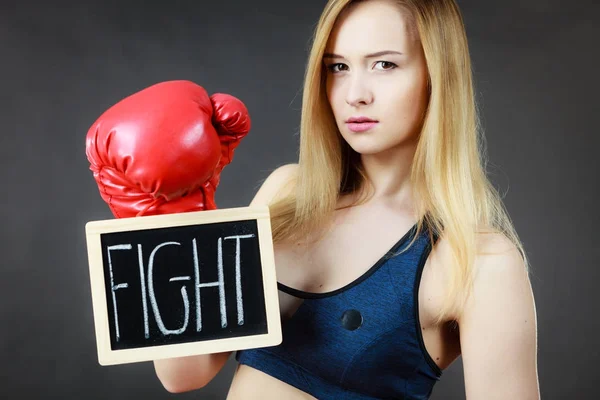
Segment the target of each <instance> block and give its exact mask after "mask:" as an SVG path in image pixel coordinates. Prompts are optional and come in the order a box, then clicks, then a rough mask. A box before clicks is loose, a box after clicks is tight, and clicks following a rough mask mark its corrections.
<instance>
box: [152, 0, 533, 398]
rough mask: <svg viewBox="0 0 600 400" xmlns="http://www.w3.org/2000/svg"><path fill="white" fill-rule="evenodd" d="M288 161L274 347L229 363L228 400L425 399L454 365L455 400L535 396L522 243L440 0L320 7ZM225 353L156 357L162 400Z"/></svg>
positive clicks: (275, 180) (281, 194)
mask: <svg viewBox="0 0 600 400" xmlns="http://www.w3.org/2000/svg"><path fill="white" fill-rule="evenodd" d="M302 111H303V112H302V121H301V143H300V157H299V163H298V164H293V165H286V166H283V167H280V168H278V169H276V170H275V171H274V172H273V173H272V174H271V175H270V176H269V177H268V178H267V179H266V181H265V182H264V184H263V186H262V187H261V188H260V190H259V191H258V193H257V194H256V196H255V198H254V199H253V201H252V204H269V206H270V209H271V213H272V225H273V233H274V243H275V252H276V253H275V255H276V265H277V276H278V281H279V289H280V291H279V293H280V307H281V315H282V319H283V343H282V344H281V345H280V346H275V347H272V348H266V349H253V350H246V351H240V352H237V354H236V358H237V359H238V361H239V362H240V365H239V367H238V369H237V371H236V374H235V376H234V379H233V382H232V385H231V388H230V391H229V394H228V399H270V398H276V399H313V398H320V399H378V398H406V399H417V398H418V399H422V398H428V397H429V396H430V394H431V392H432V389H433V387H434V384H435V383H436V382H437V380H438V379H439V378H440V376H441V374H442V371H443V370H444V369H445V368H446V367H448V366H449V365H450V364H451V363H452V362H453V361H454V360H455V359H456V358H457V357H458V356H459V355H462V358H463V365H464V376H465V393H466V396H467V398H469V399H537V398H539V385H538V377H537V361H536V358H537V349H536V346H537V338H536V315H535V305H534V299H533V295H532V292H531V287H530V283H529V279H528V275H527V271H528V264H527V258H526V256H525V252H524V250H523V247H522V244H521V242H520V241H519V238H518V236H517V234H516V232H515V231H514V228H513V227H512V225H511V223H510V219H509V217H508V215H507V214H506V212H505V211H504V208H503V206H502V203H501V200H500V198H499V196H498V194H497V193H496V191H495V190H494V189H493V187H492V185H491V184H490V183H489V181H488V180H487V179H486V175H485V169H484V165H482V161H483V157H482V156H481V153H480V146H481V142H480V137H479V136H478V129H477V128H478V125H477V117H476V109H475V105H474V96H473V88H472V78H471V71H470V59H469V52H468V47H467V41H466V37H465V31H464V27H463V23H462V19H461V16H460V12H459V10H458V7H457V5H456V4H455V2H454V1H453V0H398V1H392V0H368V1H351V0H330V1H329V2H328V3H327V5H326V6H325V10H324V12H323V14H322V16H321V19H320V21H319V24H318V26H317V29H316V32H315V37H314V44H313V47H312V51H311V54H310V59H309V63H308V69H307V73H306V81H305V87H304V97H303V110H302ZM229 356H230V353H222V354H212V355H205V356H194V357H187V358H181V359H171V360H161V361H155V367H156V372H157V375H158V377H159V378H160V380H161V382H162V383H163V385H164V386H165V387H166V388H167V389H168V390H169V391H172V392H180V391H187V390H192V389H195V388H199V387H202V386H204V385H205V384H206V383H208V382H209V381H210V380H211V379H212V378H213V377H214V376H215V374H216V373H217V372H218V371H219V370H220V369H221V367H222V366H223V365H224V363H225V362H226V361H227V359H228V357H229Z"/></svg>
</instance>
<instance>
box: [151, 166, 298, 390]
mask: <svg viewBox="0 0 600 400" xmlns="http://www.w3.org/2000/svg"><path fill="white" fill-rule="evenodd" d="M295 170H296V165H295V164H287V165H284V166H281V167H279V168H277V169H276V170H275V171H273V172H272V173H271V174H270V175H269V176H268V177H267V179H265V181H264V182H263V184H262V185H261V187H260V189H259V190H258V192H257V193H256V195H255V196H254V198H253V199H252V201H251V202H250V205H251V206H254V205H263V204H268V202H269V201H270V200H271V199H272V198H273V196H274V195H275V194H276V193H277V191H278V190H279V188H280V187H282V185H283V184H285V183H286V182H287V181H288V180H289V178H290V177H291V176H292V174H294V173H295ZM231 353H233V352H231V351H228V352H224V353H214V354H203V355H198V356H189V357H179V358H169V359H164V360H155V361H154V370H155V371H156V376H157V377H158V379H159V380H160V382H161V383H162V385H163V386H164V388H165V389H166V390H167V391H169V392H171V393H181V392H188V391H191V390H195V389H199V388H202V387H204V386H206V385H207V384H208V383H209V382H210V381H211V380H212V379H213V378H214V377H215V376H216V375H217V373H219V371H220V370H221V369H222V368H223V366H224V365H225V363H226V362H227V360H228V359H229V356H230V355H231Z"/></svg>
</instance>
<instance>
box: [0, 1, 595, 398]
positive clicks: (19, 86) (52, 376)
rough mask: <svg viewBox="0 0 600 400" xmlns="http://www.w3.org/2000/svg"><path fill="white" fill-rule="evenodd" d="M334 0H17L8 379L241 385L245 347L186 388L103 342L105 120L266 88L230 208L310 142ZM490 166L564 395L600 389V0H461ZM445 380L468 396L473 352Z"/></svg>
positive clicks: (550, 384)
mask: <svg viewBox="0 0 600 400" xmlns="http://www.w3.org/2000/svg"><path fill="white" fill-rule="evenodd" d="M324 4H325V0H302V1H274V0H254V1H242V0H232V1H210V2H209V1H197V0H196V1H186V2H175V1H172V2H157V1H156V2H148V1H146V2H135V3H134V2H121V3H120V4H118V3H117V2H107V1H95V2H94V1H79V2H74V1H73V2H70V3H66V2H62V3H58V2H42V1H39V2H37V3H35V2H31V1H21V2H16V1H3V2H1V3H0V54H1V57H2V62H0V77H1V78H0V81H1V87H2V88H1V90H0V121H1V131H0V138H1V139H0V156H1V157H0V160H1V169H0V182H2V186H3V192H2V196H1V202H2V207H0V213H1V216H2V223H1V231H0V232H1V240H0V246H1V248H0V254H1V262H0V274H1V275H0V398H2V399H43V398H44V399H45V398H65V399H67V398H69V399H113V400H117V399H129V398H144V399H148V400H150V399H167V398H179V399H192V398H198V399H223V398H225V395H226V393H227V390H228V386H229V383H230V381H231V378H232V374H233V371H234V368H235V361H234V360H233V359H231V360H230V361H229V362H228V364H227V365H226V367H225V368H224V369H223V370H222V372H221V373H220V374H219V375H218V376H217V377H216V378H215V379H214V380H213V381H212V382H211V383H210V384H209V385H208V386H207V387H206V388H204V389H202V390H199V391H195V392H191V393H186V394H182V395H171V394H169V393H168V392H166V391H165V389H163V387H162V386H161V384H160V383H159V381H158V379H157V378H156V376H155V374H154V369H153V366H152V363H151V362H146V363H136V364H128V365H118V366H112V367H101V366H100V365H99V364H98V362H97V357H96V342H95V336H94V326H93V315H92V303H91V293H90V284H89V273H88V264H87V250H86V243H85V235H84V226H85V223H86V222H87V221H90V220H97V219H110V218H113V217H112V215H111V214H110V212H109V210H108V207H107V205H106V204H105V203H104V202H103V201H102V200H101V198H100V195H99V193H98V189H97V186H96V184H95V182H94V180H93V178H92V175H91V172H90V171H89V169H88V166H89V164H88V162H87V159H86V157H85V134H86V132H87V129H88V128H89V126H90V125H91V124H92V123H93V122H94V120H95V119H96V118H97V117H98V116H99V115H100V114H101V113H102V112H103V111H104V110H105V109H107V108H108V107H110V106H111V105H112V104H114V103H115V102H116V101H118V100H120V99H121V98H123V97H125V96H127V95H129V94H131V93H133V92H136V91H138V90H141V89H142V88H144V87H147V86H149V85H151V84H154V83H156V82H159V81H165V80H171V79H189V80H192V81H195V82H197V83H199V84H200V85H202V86H204V87H205V88H206V89H207V90H208V92H209V93H214V92H226V93H230V94H233V95H235V96H237V97H238V98H240V99H241V100H242V101H244V103H245V104H246V105H247V107H248V109H249V111H250V114H251V117H252V121H253V128H252V131H251V132H250V134H249V135H248V136H247V137H246V138H245V139H244V140H243V141H242V143H241V144H240V146H239V147H238V149H237V151H236V153H235V158H234V160H233V162H232V164H230V165H229V166H227V167H226V168H225V170H224V171H223V174H222V181H221V185H220V186H219V188H218V190H217V193H216V201H217V204H218V206H219V208H228V207H238V206H245V205H247V204H248V203H249V202H250V200H251V198H252V197H253V195H254V193H255V191H256V189H257V188H258V186H259V185H260V183H261V182H262V180H263V179H264V178H266V176H267V175H268V174H269V172H270V171H271V170H273V169H274V168H275V167H277V166H279V165H281V164H284V163H289V162H294V161H295V160H296V159H297V158H296V157H297V145H298V136H297V131H298V127H299V117H300V105H301V87H302V79H303V73H304V67H305V63H306V59H307V53H308V48H309V39H310V35H311V32H312V30H313V28H314V26H315V25H316V22H317V19H318V17H319V14H320V12H321V10H322V7H323V6H324ZM459 4H460V6H461V8H462V11H463V13H464V17H465V20H466V25H467V34H468V37H469V41H470V46H471V51H472V58H473V63H474V70H475V79H476V85H477V96H478V101H479V104H480V107H481V112H482V121H483V125H484V128H485V131H486V136H487V141H488V154H489V157H490V160H491V162H492V166H491V169H490V171H489V173H490V178H491V179H492V180H493V182H494V184H495V185H496V187H498V188H499V189H500V191H501V192H502V193H504V194H505V204H506V206H507V208H508V210H509V212H510V214H511V217H512V219H513V221H514V223H515V225H516V228H517V230H518V232H519V234H520V235H521V237H522V239H523V241H524V244H525V247H526V250H527V251H528V253H529V256H530V258H531V262H532V268H533V271H532V278H531V279H532V284H533V289H534V293H535V296H536V304H537V312H538V327H539V377H540V383H541V389H542V398H544V399H593V398H598V396H599V393H600V390H599V389H598V387H597V378H598V371H597V363H598V354H599V351H598V347H597V346H596V344H597V341H596V338H597V337H598V332H599V331H600V323H599V319H598V308H597V306H596V303H597V301H598V296H597V293H598V289H597V284H598V282H599V281H600V272H599V267H600V246H599V245H598V239H597V236H596V232H597V230H596V227H597V226H598V224H599V223H600V220H599V218H598V209H597V204H598V197H597V195H598V188H599V182H600V179H599V178H598V173H599V172H600V162H599V158H600V157H599V156H598V147H599V146H600V140H599V139H598V122H597V116H598V111H599V109H600V107H599V106H600V104H599V101H598V93H599V92H600V85H599V79H598V75H597V74H598V72H597V68H598V63H599V62H600V57H599V55H598V50H597V49H598V38H599V37H600V27H599V26H598V24H599V23H600V18H599V15H600V3H598V2H596V1H592V0H589V1H584V0H577V1H560V0H528V1H526V2H522V1H519V0H506V1H502V2H496V1H476V0H461V1H459ZM433 398H434V399H461V398H464V383H463V375H462V364H461V361H460V359H459V360H458V361H456V362H455V363H454V364H453V365H452V366H451V367H450V368H449V369H447V370H446V371H445V373H444V375H443V377H442V379H441V381H440V382H439V383H438V385H437V386H436V388H435V389H434V395H433Z"/></svg>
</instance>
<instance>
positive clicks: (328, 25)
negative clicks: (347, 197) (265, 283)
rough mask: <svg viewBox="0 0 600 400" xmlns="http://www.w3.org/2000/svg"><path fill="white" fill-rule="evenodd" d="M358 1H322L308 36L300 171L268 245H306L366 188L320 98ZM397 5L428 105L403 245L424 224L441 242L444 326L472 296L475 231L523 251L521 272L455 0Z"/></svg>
mask: <svg viewBox="0 0 600 400" xmlns="http://www.w3.org/2000/svg"><path fill="white" fill-rule="evenodd" d="M363 1H364V0H363ZM356 2H357V1H355V0H329V1H328V3H327V5H326V6H325V9H324V11H323V13H322V14H321V17H320V19H319V22H318V25H317V27H316V30H315V32H314V36H313V43H312V49H311V51H310V55H309V60H308V64H307V69H306V74H305V81H304V91H303V101H302V116H301V123H300V154H299V162H298V165H299V166H298V170H297V175H296V176H295V177H294V179H293V181H291V182H290V183H291V184H293V188H294V190H291V191H287V192H286V194H285V195H282V196H280V197H278V198H276V199H275V200H274V201H273V202H272V203H271V204H270V210H271V221H272V229H273V239H274V241H275V242H279V241H283V240H290V239H291V240H295V239H300V240H305V239H306V238H307V237H308V236H309V235H311V234H312V233H314V232H315V231H318V230H319V229H320V228H322V227H323V226H325V225H327V221H329V220H330V218H331V216H332V214H333V211H334V210H335V209H336V205H337V203H338V199H339V197H340V195H341V194H344V193H352V192H355V191H358V190H359V188H361V186H363V185H362V184H363V183H367V184H368V182H367V181H366V176H365V174H364V172H363V171H362V169H361V167H360V164H359V163H357V160H358V158H357V157H356V154H355V153H354V152H353V151H352V150H351V149H350V148H349V145H348V144H347V143H345V141H344V140H343V139H342V138H341V135H340V134H339V131H338V128H337V126H336V123H335V120H334V116H333V114H332V111H331V107H330V106H329V103H328V101H327V98H326V93H325V73H324V72H325V71H324V67H323V65H322V57H323V53H324V51H325V47H326V45H327V41H328V38H329V35H330V33H331V31H332V29H333V26H334V24H335V22H336V20H337V18H338V16H339V15H340V13H341V12H342V11H344V10H345V9H346V7H347V6H348V5H350V4H352V3H356ZM394 3H395V4H397V5H398V6H400V7H401V9H402V10H403V11H405V12H406V14H407V16H408V17H409V18H410V22H411V24H412V25H413V28H416V31H417V32H418V36H419V38H420V41H421V45H422V48H423V52H424V55H425V59H426V63H427V68H428V75H429V76H428V78H429V82H428V85H429V102H428V107H427V110H426V114H425V116H424V119H423V123H422V128H421V132H420V136H419V140H418V143H417V147H416V151H415V155H414V159H413V162H412V166H411V174H410V179H411V183H412V186H413V192H414V199H415V202H414V203H415V207H416V211H417V216H418V222H417V230H416V233H415V235H414V236H413V241H412V242H411V243H410V245H412V243H414V239H416V237H417V236H418V234H419V233H420V232H421V230H422V229H423V226H424V225H425V224H426V225H427V227H428V228H429V232H430V237H431V236H432V235H433V234H435V235H437V236H440V237H444V238H445V240H447V243H448V245H449V248H450V250H451V251H450V253H451V260H449V263H450V264H449V265H448V268H449V269H450V270H449V272H450V273H449V277H450V281H449V283H448V290H447V291H446V296H447V297H446V299H445V301H444V306H443V308H442V309H441V310H440V312H439V315H438V317H437V322H442V321H443V320H445V319H447V318H449V317H450V316H453V315H454V316H456V315H459V314H460V311H461V310H462V308H463V306H464V303H465V301H466V299H467V298H468V295H469V294H470V293H471V291H472V281H473V269H474V268H473V265H474V260H475V257H476V255H477V245H476V237H477V233H493V232H497V233H501V234H504V235H505V236H506V237H507V238H508V239H509V240H510V241H511V242H512V243H513V244H514V245H515V246H516V248H517V249H518V250H519V251H520V252H521V255H522V257H523V259H524V261H525V268H526V270H528V269H529V267H528V260H527V257H526V254H525V251H524V248H523V245H522V243H521V241H520V239H519V237H518V235H517V233H516V231H515V229H514V227H513V225H512V223H511V221H510V218H509V216H508V213H507V212H506V211H505V209H504V205H503V203H502V200H501V197H500V195H499V194H498V192H497V191H496V189H495V188H494V187H493V186H492V184H491V183H490V182H489V180H488V179H487V176H486V172H485V170H486V162H487V161H486V159H485V157H484V154H485V147H484V146H485V144H484V137H483V134H482V130H481V129H480V125H479V119H478V115H477V108H476V104H475V97H474V93H473V92H474V91H473V78H472V72H471V61H470V55H469V49H468V44H467V38H466V33H465V28H464V24H463V20H462V16H461V13H460V11H459V8H458V6H457V4H456V3H455V1H454V0H396V1H394ZM282 193H283V192H282ZM364 200H365V198H364V196H363V197H362V201H364ZM355 204H357V203H355Z"/></svg>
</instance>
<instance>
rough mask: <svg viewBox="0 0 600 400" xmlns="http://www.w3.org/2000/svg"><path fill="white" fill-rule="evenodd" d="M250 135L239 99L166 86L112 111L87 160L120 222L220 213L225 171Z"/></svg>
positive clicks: (99, 125)
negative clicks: (217, 199)
mask: <svg viewBox="0 0 600 400" xmlns="http://www.w3.org/2000/svg"><path fill="white" fill-rule="evenodd" d="M249 130H250V116H249V115H248V110H247V109H246V107H245V106H244V104H243V103H242V102H241V101H240V100H238V99H237V98H235V97H233V96H230V95H227V94H220V93H219V94H214V95H212V96H210V97H209V96H208V94H207V93H206V91H205V90H204V89H203V88H202V87H200V86H198V85H196V84H195V83H193V82H190V81H168V82H161V83H158V84H155V85H153V86H150V87H148V88H146V89H144V90H142V91H140V92H137V93H134V94H132V95H130V96H128V97H126V98H124V99H123V100H121V101H120V102H118V103H117V104H115V105H114V106H112V107H111V108H109V109H108V110H107V111H105V112H104V113H103V114H102V115H101V116H100V118H98V120H97V121H96V122H94V124H93V125H92V126H91V127H90V129H89V130H88V133H87V137H86V155H87V158H88V160H89V162H90V169H91V170H92V172H93V176H94V179H95V180H96V183H97V184H98V189H99V190H100V195H101V196H102V198H103V199H104V201H105V202H106V203H108V205H109V207H110V210H111V211H112V213H113V215H114V216H115V217H117V218H124V217H134V216H141V215H156V214H168V213H180V212H188V211H200V210H213V209H216V208H217V206H216V204H215V201H214V194H215V190H216V188H217V186H218V185H219V179H220V174H221V171H222V169H223V167H225V166H226V165H227V164H229V163H230V162H231V160H232V159H233V153H234V150H235V148H236V147H237V146H238V145H239V142H240V140H241V139H242V138H243V137H244V136H246V134H248V132H249Z"/></svg>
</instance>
